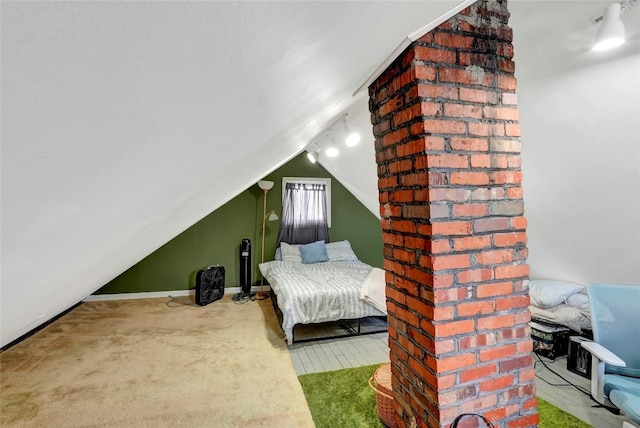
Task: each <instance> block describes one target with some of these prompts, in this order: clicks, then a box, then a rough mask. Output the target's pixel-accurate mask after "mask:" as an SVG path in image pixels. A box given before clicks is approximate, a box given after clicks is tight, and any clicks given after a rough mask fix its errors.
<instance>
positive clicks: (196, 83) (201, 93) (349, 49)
mask: <svg viewBox="0 0 640 428" xmlns="http://www.w3.org/2000/svg"><path fill="white" fill-rule="evenodd" d="M456 3H457V2H451V1H426V2H413V1H410V2H397V1H393V2H391V1H389V2H379V1H371V2H308V1H294V2H259V1H256V2H236V1H233V2H232V1H204V2H195V1H194V2H160V1H158V2H11V1H8V2H7V1H3V2H2V6H1V7H2V10H1V13H2V296H1V298H2V344H3V345H4V344H6V343H7V342H9V341H11V340H13V339H15V338H16V337H18V336H19V335H21V334H23V333H25V332H27V331H29V330H30V329H32V328H34V327H36V326H37V325H39V324H41V323H42V322H44V321H46V320H47V319H49V318H50V317H52V316H54V315H56V314H57V313H59V312H60V311H62V310H64V309H66V308H67V307H69V306H71V305H73V304H74V303H76V302H78V301H80V300H82V299H83V298H84V297H86V296H87V295H89V294H91V293H92V292H93V291H95V290H96V289H98V288H99V287H100V286H101V285H103V284H105V283H106V282H107V281H109V280H110V279H112V278H114V277H115V276H117V275H118V274H119V273H121V272H123V271H124V270H125V269H127V268H128V267H130V266H131V265H133V264H135V263H136V262H137V261H138V260H140V259H141V258H143V257H144V256H145V255H147V254H149V253H150V252H152V251H153V250H154V249H156V248H158V247H159V246H160V245H161V244H163V243H164V242H166V241H168V240H169V239H171V238H172V237H173V236H175V235H177V234H178V233H180V232H181V231H182V230H184V229H185V228H187V227H188V226H190V225H192V224H193V223H194V222H196V221H197V220H199V219H200V218H202V217H203V216H205V215H206V214H207V213H209V212H211V211H212V210H214V209H216V208H217V207H219V206H221V205H222V204H223V203H225V202H226V201H228V200H229V199H231V198H232V197H234V196H235V195H237V194H238V193H239V192H241V191H242V190H243V189H245V188H247V187H249V186H251V185H253V184H254V183H255V182H256V181H257V180H258V179H260V178H261V177H263V176H264V175H265V174H267V173H268V172H269V171H271V170H273V169H275V168H276V167H278V166H279V165H281V164H283V163H285V162H286V161H287V160H289V159H291V158H292V157H293V156H295V155H296V154H298V153H300V151H301V150H302V149H303V148H304V146H305V145H306V144H307V143H308V142H309V141H310V140H311V139H312V138H313V137H314V136H315V134H316V133H318V132H319V131H321V130H322V129H323V128H324V127H326V126H327V125H328V124H329V123H330V122H331V120H333V119H334V118H335V117H337V116H338V115H339V114H340V113H342V112H343V111H347V110H348V109H349V107H350V106H351V104H352V103H353V102H354V98H353V97H352V94H353V93H354V91H355V90H356V89H357V88H358V87H359V86H360V85H361V84H362V83H363V82H364V81H365V80H366V79H367V77H368V76H369V75H370V74H371V73H372V72H373V71H374V70H375V69H376V67H378V66H379V65H380V64H381V63H382V62H383V60H384V59H385V57H386V56H387V55H389V54H390V53H391V52H392V51H393V49H394V48H395V47H396V46H397V45H398V44H399V43H400V42H401V41H402V40H403V38H406V36H407V35H408V34H410V33H412V32H414V31H416V30H417V29H419V28H421V27H423V26H424V25H425V24H426V23H428V22H430V21H432V20H433V19H435V18H437V17H438V16H440V15H441V14H442V13H444V12H446V11H447V10H448V9H450V8H451V7H452V6H455V4H456ZM369 133H370V132H369ZM374 185H375V184H374ZM369 187H371V186H369Z"/></svg>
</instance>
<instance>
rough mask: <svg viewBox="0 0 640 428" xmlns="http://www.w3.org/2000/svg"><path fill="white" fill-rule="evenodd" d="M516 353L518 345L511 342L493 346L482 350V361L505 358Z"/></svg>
mask: <svg viewBox="0 0 640 428" xmlns="http://www.w3.org/2000/svg"><path fill="white" fill-rule="evenodd" d="M515 354H516V345H515V344H513V343H512V344H509V345H504V346H497V347H492V348H489V349H481V350H480V361H482V362H485V361H493V360H503V359H505V358H508V357H512V356H514V355H515Z"/></svg>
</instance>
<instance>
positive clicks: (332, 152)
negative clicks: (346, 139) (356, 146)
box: [324, 133, 340, 158]
mask: <svg viewBox="0 0 640 428" xmlns="http://www.w3.org/2000/svg"><path fill="white" fill-rule="evenodd" d="M326 137H327V139H328V140H329V141H330V144H329V147H327V149H326V150H325V151H324V153H325V154H326V155H327V156H329V157H330V158H335V157H336V156H338V155H339V154H340V151H339V150H338V148H337V147H336V145H335V143H334V141H333V138H331V135H329V134H328V133H327V134H326Z"/></svg>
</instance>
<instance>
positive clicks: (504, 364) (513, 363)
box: [498, 354, 533, 373]
mask: <svg viewBox="0 0 640 428" xmlns="http://www.w3.org/2000/svg"><path fill="white" fill-rule="evenodd" d="M498 366H499V368H500V373H507V372H510V371H513V370H516V369H523V368H529V367H533V357H532V356H531V354H527V355H523V356H522V357H518V358H513V359H509V360H505V361H501V362H500V363H499V364H498Z"/></svg>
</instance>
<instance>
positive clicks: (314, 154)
mask: <svg viewBox="0 0 640 428" xmlns="http://www.w3.org/2000/svg"><path fill="white" fill-rule="evenodd" d="M319 153H320V147H318V145H317V144H316V143H312V144H311V145H310V146H309V147H307V159H309V162H311V163H316V162H318V154H319Z"/></svg>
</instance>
